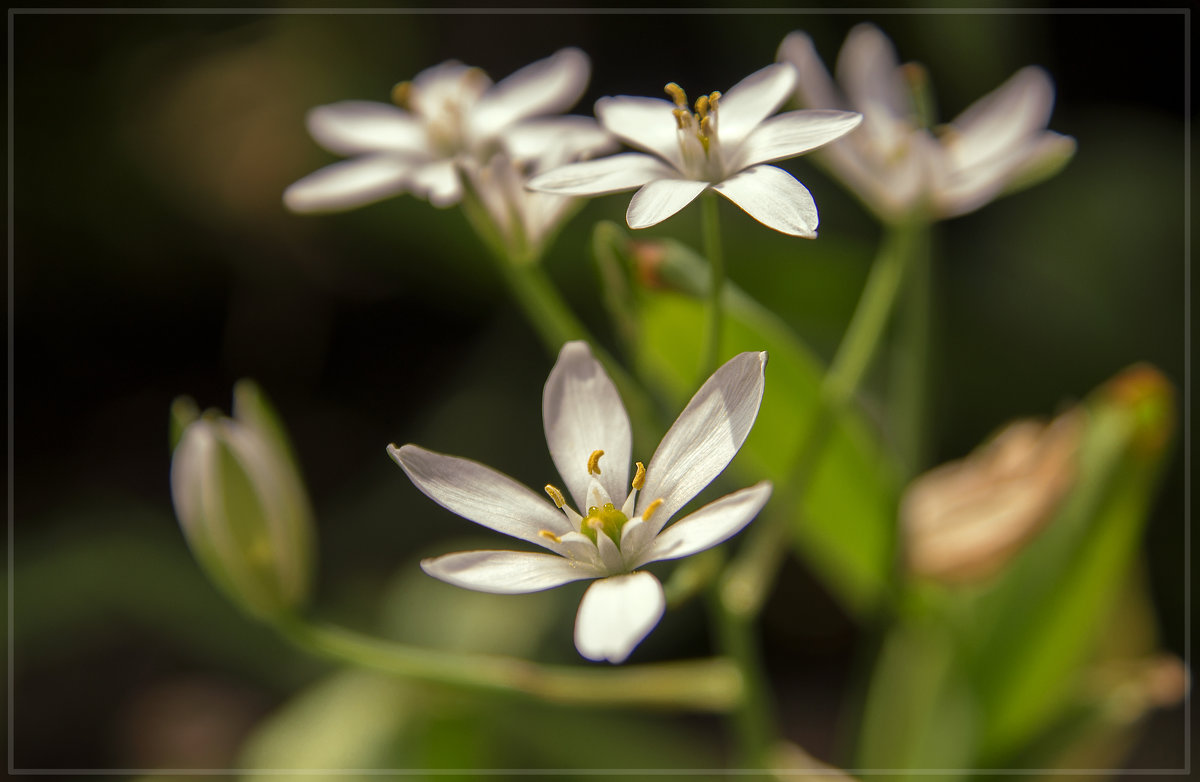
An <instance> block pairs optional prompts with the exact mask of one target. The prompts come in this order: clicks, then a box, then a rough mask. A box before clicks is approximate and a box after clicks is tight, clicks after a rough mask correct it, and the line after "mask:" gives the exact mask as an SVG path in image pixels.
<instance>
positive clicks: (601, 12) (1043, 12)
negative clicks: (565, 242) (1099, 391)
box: [7, 8, 1192, 776]
mask: <svg viewBox="0 0 1200 782" xmlns="http://www.w3.org/2000/svg"><path fill="white" fill-rule="evenodd" d="M333 14H339V15H364V16H365V15H380V16H403V15H412V16H439V15H440V16H459V15H481V16H482V15H496V16H517V15H546V16H576V15H594V16H615V15H700V16H716V15H739V14H740V15H781V16H793V15H805V14H822V15H831V16H839V15H866V14H870V15H876V16H912V15H950V14H954V15H963V16H982V15H999V16H1005V15H1039V16H1077V15H1078V16H1108V15H1137V16H1155V15H1181V16H1183V20H1184V29H1183V34H1184V35H1183V37H1184V50H1183V56H1184V74H1183V81H1184V91H1183V101H1184V110H1183V124H1184V145H1183V146H1184V148H1183V158H1184V194H1183V203H1184V226H1183V239H1184V286H1183V287H1184V335H1183V342H1184V362H1183V372H1184V396H1183V440H1184V442H1183V462H1184V498H1183V500H1184V517H1183V522H1184V523H1183V537H1184V547H1183V548H1184V628H1183V631H1184V641H1183V662H1184V665H1185V666H1186V667H1187V668H1188V669H1189V670H1190V668H1191V528H1190V523H1189V521H1190V518H1191V481H1190V478H1191V415H1190V412H1191V410H1190V402H1191V179H1192V177H1191V103H1192V102H1191V72H1190V68H1191V9H1190V8H1146V9H1138V8H969V9H954V8H910V9H895V8H891V9H881V8H845V9H829V8H810V9H786V8H785V9H775V8H746V9H739V8H644V9H637V8H620V9H609V8H509V9H494V8H410V9H402V8H345V9H338V8H293V9H289V8H46V9H43V8H10V9H9V12H8V467H7V472H8V498H7V511H8V558H7V559H8V578H7V581H8V644H7V646H8V739H9V741H8V771H9V773H10V774H23V775H63V774H77V775H87V776H116V775H135V774H136V775H145V774H168V775H178V776H183V775H201V774H204V775H232V774H249V775H274V774H301V775H317V774H331V773H336V774H354V775H362V776H380V775H385V774H387V775H405V776H408V775H416V774H426V775H436V776H444V775H455V774H478V775H499V774H513V773H521V774H527V775H549V774H556V775H577V776H590V775H596V774H618V775H626V774H645V775H656V776H669V775H693V774H698V773H704V774H713V775H730V776H739V775H740V776H747V775H755V776H757V775H766V774H774V773H781V772H782V773H800V772H803V773H806V774H810V775H821V776H825V775H834V774H840V773H850V774H858V775H874V774H926V775H934V776H945V775H951V774H966V775H975V774H1011V775H1015V776H1031V775H1035V774H1037V775H1042V774H1051V775H1059V776H1082V775H1092V774H1110V773H1112V772H1114V771H1118V772H1121V773H1126V774H1146V775H1156V776H1177V775H1183V774H1190V772H1191V749H1192V746H1191V693H1190V690H1188V691H1185V693H1184V697H1183V707H1184V708H1183V721H1184V747H1183V750H1184V765H1183V767H1182V768H1178V769H1172V768H1157V769H836V768H830V769H811V768H801V769H769V770H758V769H153V768H150V769H138V768H133V769H40V768H39V769H25V768H16V767H15V765H14V761H15V759H16V758H15V752H16V747H15V742H14V741H13V734H14V730H15V727H14V723H15V716H16V715H15V699H14V697H13V684H14V681H15V660H14V658H15V655H14V643H13V637H14V634H15V633H14V615H15V610H14V609H15V602H14V594H13V592H14V590H13V583H14V582H13V566H14V561H15V551H14V548H15V546H14V499H13V497H14V488H15V487H14V480H13V478H14V467H13V461H14V442H15V438H14V436H13V424H14V393H15V379H14V366H15V364H14V344H15V341H14V333H13V332H14V328H13V325H14V316H13V310H14V304H15V294H14V285H13V282H14V269H15V259H14V254H15V253H14V240H13V234H14V227H15V220H14V208H13V197H14V184H13V183H14V176H13V164H14V160H15V155H14V138H13V135H14V134H13V123H14V113H15V112H14V98H13V94H14V85H15V82H14V65H15V56H14V51H13V50H14V46H13V44H14V28H15V17H16V16H17V15H30V16H54V15H64V16H71V15H77V16H92V15H129V16H142V15H145V16H166V15H262V16H278V15H333Z"/></svg>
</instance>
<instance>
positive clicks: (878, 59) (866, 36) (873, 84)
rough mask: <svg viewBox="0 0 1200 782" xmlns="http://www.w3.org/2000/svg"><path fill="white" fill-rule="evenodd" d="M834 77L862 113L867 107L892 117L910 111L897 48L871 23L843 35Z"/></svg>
mask: <svg viewBox="0 0 1200 782" xmlns="http://www.w3.org/2000/svg"><path fill="white" fill-rule="evenodd" d="M837 77H838V82H840V83H841V85H842V86H843V87H844V88H845V90H846V96H847V97H848V98H849V99H850V105H851V106H852V107H853V108H856V109H860V110H862V111H863V113H867V112H866V108H867V107H875V109H876V110H877V111H878V112H881V113H885V114H887V115H890V116H891V117H894V118H906V117H907V116H908V115H909V114H910V113H911V111H910V108H909V106H910V104H909V93H908V88H907V85H906V84H905V83H904V79H903V76H902V75H901V71H900V62H899V60H898V59H897V57H896V49H895V47H893V46H892V42H891V41H890V40H888V37H887V36H886V35H884V34H883V33H882V32H881V31H880V30H879V28H878V27H876V26H874V25H871V24H860V25H858V26H857V27H855V28H854V29H853V30H851V31H850V34H849V35H847V36H846V43H845V44H843V45H842V51H841V52H840V53H839V54H838V62H837Z"/></svg>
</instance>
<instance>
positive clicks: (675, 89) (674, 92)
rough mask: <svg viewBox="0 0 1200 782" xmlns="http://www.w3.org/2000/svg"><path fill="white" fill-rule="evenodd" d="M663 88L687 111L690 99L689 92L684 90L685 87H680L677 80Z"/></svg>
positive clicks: (677, 104) (676, 103)
mask: <svg viewBox="0 0 1200 782" xmlns="http://www.w3.org/2000/svg"><path fill="white" fill-rule="evenodd" d="M663 90H665V91H666V93H667V94H668V95H670V96H671V100H673V101H675V105H676V106H678V107H679V108H681V109H683V110H684V111H687V107H688V99H687V93H686V92H684V91H683V87H680V86H679V85H678V84H676V83H675V82H671V83H670V84H668V85H667V86H666V87H663Z"/></svg>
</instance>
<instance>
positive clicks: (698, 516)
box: [633, 481, 771, 567]
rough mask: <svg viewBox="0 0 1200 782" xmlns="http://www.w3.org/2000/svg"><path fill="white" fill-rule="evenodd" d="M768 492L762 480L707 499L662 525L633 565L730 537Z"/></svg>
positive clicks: (693, 550) (696, 549) (691, 551)
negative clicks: (690, 512) (747, 486)
mask: <svg viewBox="0 0 1200 782" xmlns="http://www.w3.org/2000/svg"><path fill="white" fill-rule="evenodd" d="M770 496H771V484H770V482H769V481H763V482H761V483H757V484H755V485H754V486H751V487H750V488H748V489H742V490H741V491H737V492H734V493H733V494H729V495H726V496H724V497H722V498H721V499H719V500H716V501H715V502H710V503H709V504H708V505H705V506H704V507H703V508H701V509H700V510H698V511H696V512H695V513H693V514H692V515H690V516H688V517H686V518H683V519H680V520H679V521H677V522H675V523H674V524H672V525H671V526H669V527H667V528H666V529H664V530H663V531H662V532H661V533H660V534H659V536H658V537H657V538H655V539H654V543H653V544H651V545H650V547H649V548H647V549H646V551H644V552H643V553H642V554H641V556H640V557H639V558H638V559H637V560H636V561H635V562H634V563H633V566H634V567H641V566H642V565H645V564H646V563H647V562H658V561H659V560H663V559H679V558H680V557H687V556H691V555H692V554H695V553H697V552H700V551H704V550H705V549H709V548H712V547H713V546H715V545H717V544H718V543H723V542H725V541H726V540H729V538H731V537H733V536H734V535H736V534H737V533H739V532H741V531H742V528H743V527H745V526H746V525H747V524H749V523H750V520H751V519H753V518H754V517H755V516H757V515H758V512H759V511H760V510H762V507H763V505H765V504H766V503H767V500H768V499H769V498H770Z"/></svg>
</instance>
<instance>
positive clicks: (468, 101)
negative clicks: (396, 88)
mask: <svg viewBox="0 0 1200 782" xmlns="http://www.w3.org/2000/svg"><path fill="white" fill-rule="evenodd" d="M491 86H492V80H491V79H490V78H488V75H487V74H486V73H484V72H483V71H482V70H481V69H479V68H473V67H471V66H469V65H463V64H462V63H461V62H458V61H457V60H447V61H446V62H443V63H440V64H438V65H434V66H433V67H430V68H426V69H425V70H423V71H421V72H420V73H418V74H417V75H416V77H414V78H413V80H412V91H411V93H410V97H409V101H410V103H411V105H412V107H413V110H414V111H416V112H417V113H419V114H421V115H423V116H424V117H426V118H427V119H437V120H443V119H448V118H447V117H446V112H447V110H449V111H455V112H462V111H464V110H466V109H468V108H470V107H472V106H474V105H475V103H476V102H477V101H478V100H479V97H480V96H481V95H483V94H484V92H486V91H487V89H488V88H489V87H491ZM455 121H457V118H455Z"/></svg>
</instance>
